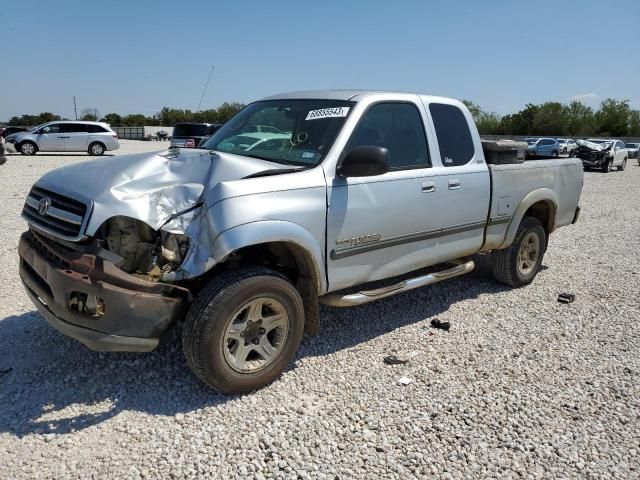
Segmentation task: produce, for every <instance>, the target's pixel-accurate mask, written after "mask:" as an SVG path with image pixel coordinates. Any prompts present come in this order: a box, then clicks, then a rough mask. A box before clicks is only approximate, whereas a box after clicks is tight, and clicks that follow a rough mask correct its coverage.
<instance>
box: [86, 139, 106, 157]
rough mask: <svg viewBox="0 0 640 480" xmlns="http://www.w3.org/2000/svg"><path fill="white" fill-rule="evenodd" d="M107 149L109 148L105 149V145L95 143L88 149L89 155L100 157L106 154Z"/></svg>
mask: <svg viewBox="0 0 640 480" xmlns="http://www.w3.org/2000/svg"><path fill="white" fill-rule="evenodd" d="M106 149H107V147H105V146H104V144H103V143H100V142H93V143H92V144H90V145H89V148H88V149H87V153H88V154H89V155H96V156H98V157H99V156H100V155H102V154H103V153H104V152H105V150H106Z"/></svg>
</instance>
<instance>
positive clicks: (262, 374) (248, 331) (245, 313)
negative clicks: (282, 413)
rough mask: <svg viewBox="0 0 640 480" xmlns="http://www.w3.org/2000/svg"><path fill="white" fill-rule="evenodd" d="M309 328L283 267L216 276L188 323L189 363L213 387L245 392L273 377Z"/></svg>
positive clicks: (185, 340) (186, 349)
mask: <svg viewBox="0 0 640 480" xmlns="http://www.w3.org/2000/svg"><path fill="white" fill-rule="evenodd" d="M303 330H304V308H303V304H302V298H301V297H300V294H299V293H298V291H297V290H296V289H295V288H294V286H293V285H292V284H291V282H289V280H287V278H285V277H284V276H282V275H280V274H279V273H278V272H275V271H273V270H269V269H266V268H244V269H239V270H230V271H227V272H223V273H221V274H220V275H218V276H217V277H215V278H214V279H213V280H212V281H211V283H209V285H207V286H206V287H205V289H204V290H203V291H202V292H201V293H200V294H199V295H198V297H197V298H196V300H195V301H194V303H193V305H192V306H191V309H190V310H189V313H188V315H187V319H186V322H185V326H184V332H183V338H182V345H183V349H184V352H185V357H186V359H187V363H188V364H189V366H190V367H191V369H192V370H193V371H194V373H195V374H196V375H197V376H198V377H199V378H200V379H201V380H203V381H204V382H205V383H206V384H208V385H210V386H211V387H213V388H215V389H217V390H220V391H222V392H224V393H242V392H249V391H251V390H255V389H257V388H260V387H262V386H264V385H266V384H268V383H270V382H271V381H273V380H274V379H275V378H276V377H278V375H280V373H281V372H282V371H283V370H284V369H285V368H286V366H287V365H288V364H289V362H290V361H291V360H292V358H293V356H294V354H295V352H296V350H297V349H298V345H299V344H300V340H301V339H302V333H303Z"/></svg>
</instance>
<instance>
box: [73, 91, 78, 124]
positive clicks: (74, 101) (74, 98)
mask: <svg viewBox="0 0 640 480" xmlns="http://www.w3.org/2000/svg"><path fill="white" fill-rule="evenodd" d="M73 112H74V113H75V114H76V120H78V107H77V106H76V96H75V95H74V96H73Z"/></svg>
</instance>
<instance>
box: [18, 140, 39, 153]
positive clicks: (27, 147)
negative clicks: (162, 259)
mask: <svg viewBox="0 0 640 480" xmlns="http://www.w3.org/2000/svg"><path fill="white" fill-rule="evenodd" d="M19 150H20V153H21V154H22V155H35V154H36V152H37V151H38V147H37V146H36V144H35V143H33V142H22V143H21V144H20V148H19Z"/></svg>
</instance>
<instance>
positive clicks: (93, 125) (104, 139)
mask: <svg viewBox="0 0 640 480" xmlns="http://www.w3.org/2000/svg"><path fill="white" fill-rule="evenodd" d="M6 140H7V142H9V143H12V144H13V145H14V146H15V148H16V150H17V151H18V152H20V153H22V154H23V155H35V153H36V152H38V151H40V152H87V153H89V155H102V154H103V153H104V152H105V151H106V150H116V149H118V148H120V143H119V142H118V135H116V133H115V132H114V131H113V130H111V127H110V126H109V125H108V124H106V123H103V122H73V121H64V120H63V121H58V122H49V123H43V124H42V125H38V126H37V127H33V128H32V129H30V130H28V131H26V132H19V133H14V134H13V135H9V136H8V137H7V139H6Z"/></svg>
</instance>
